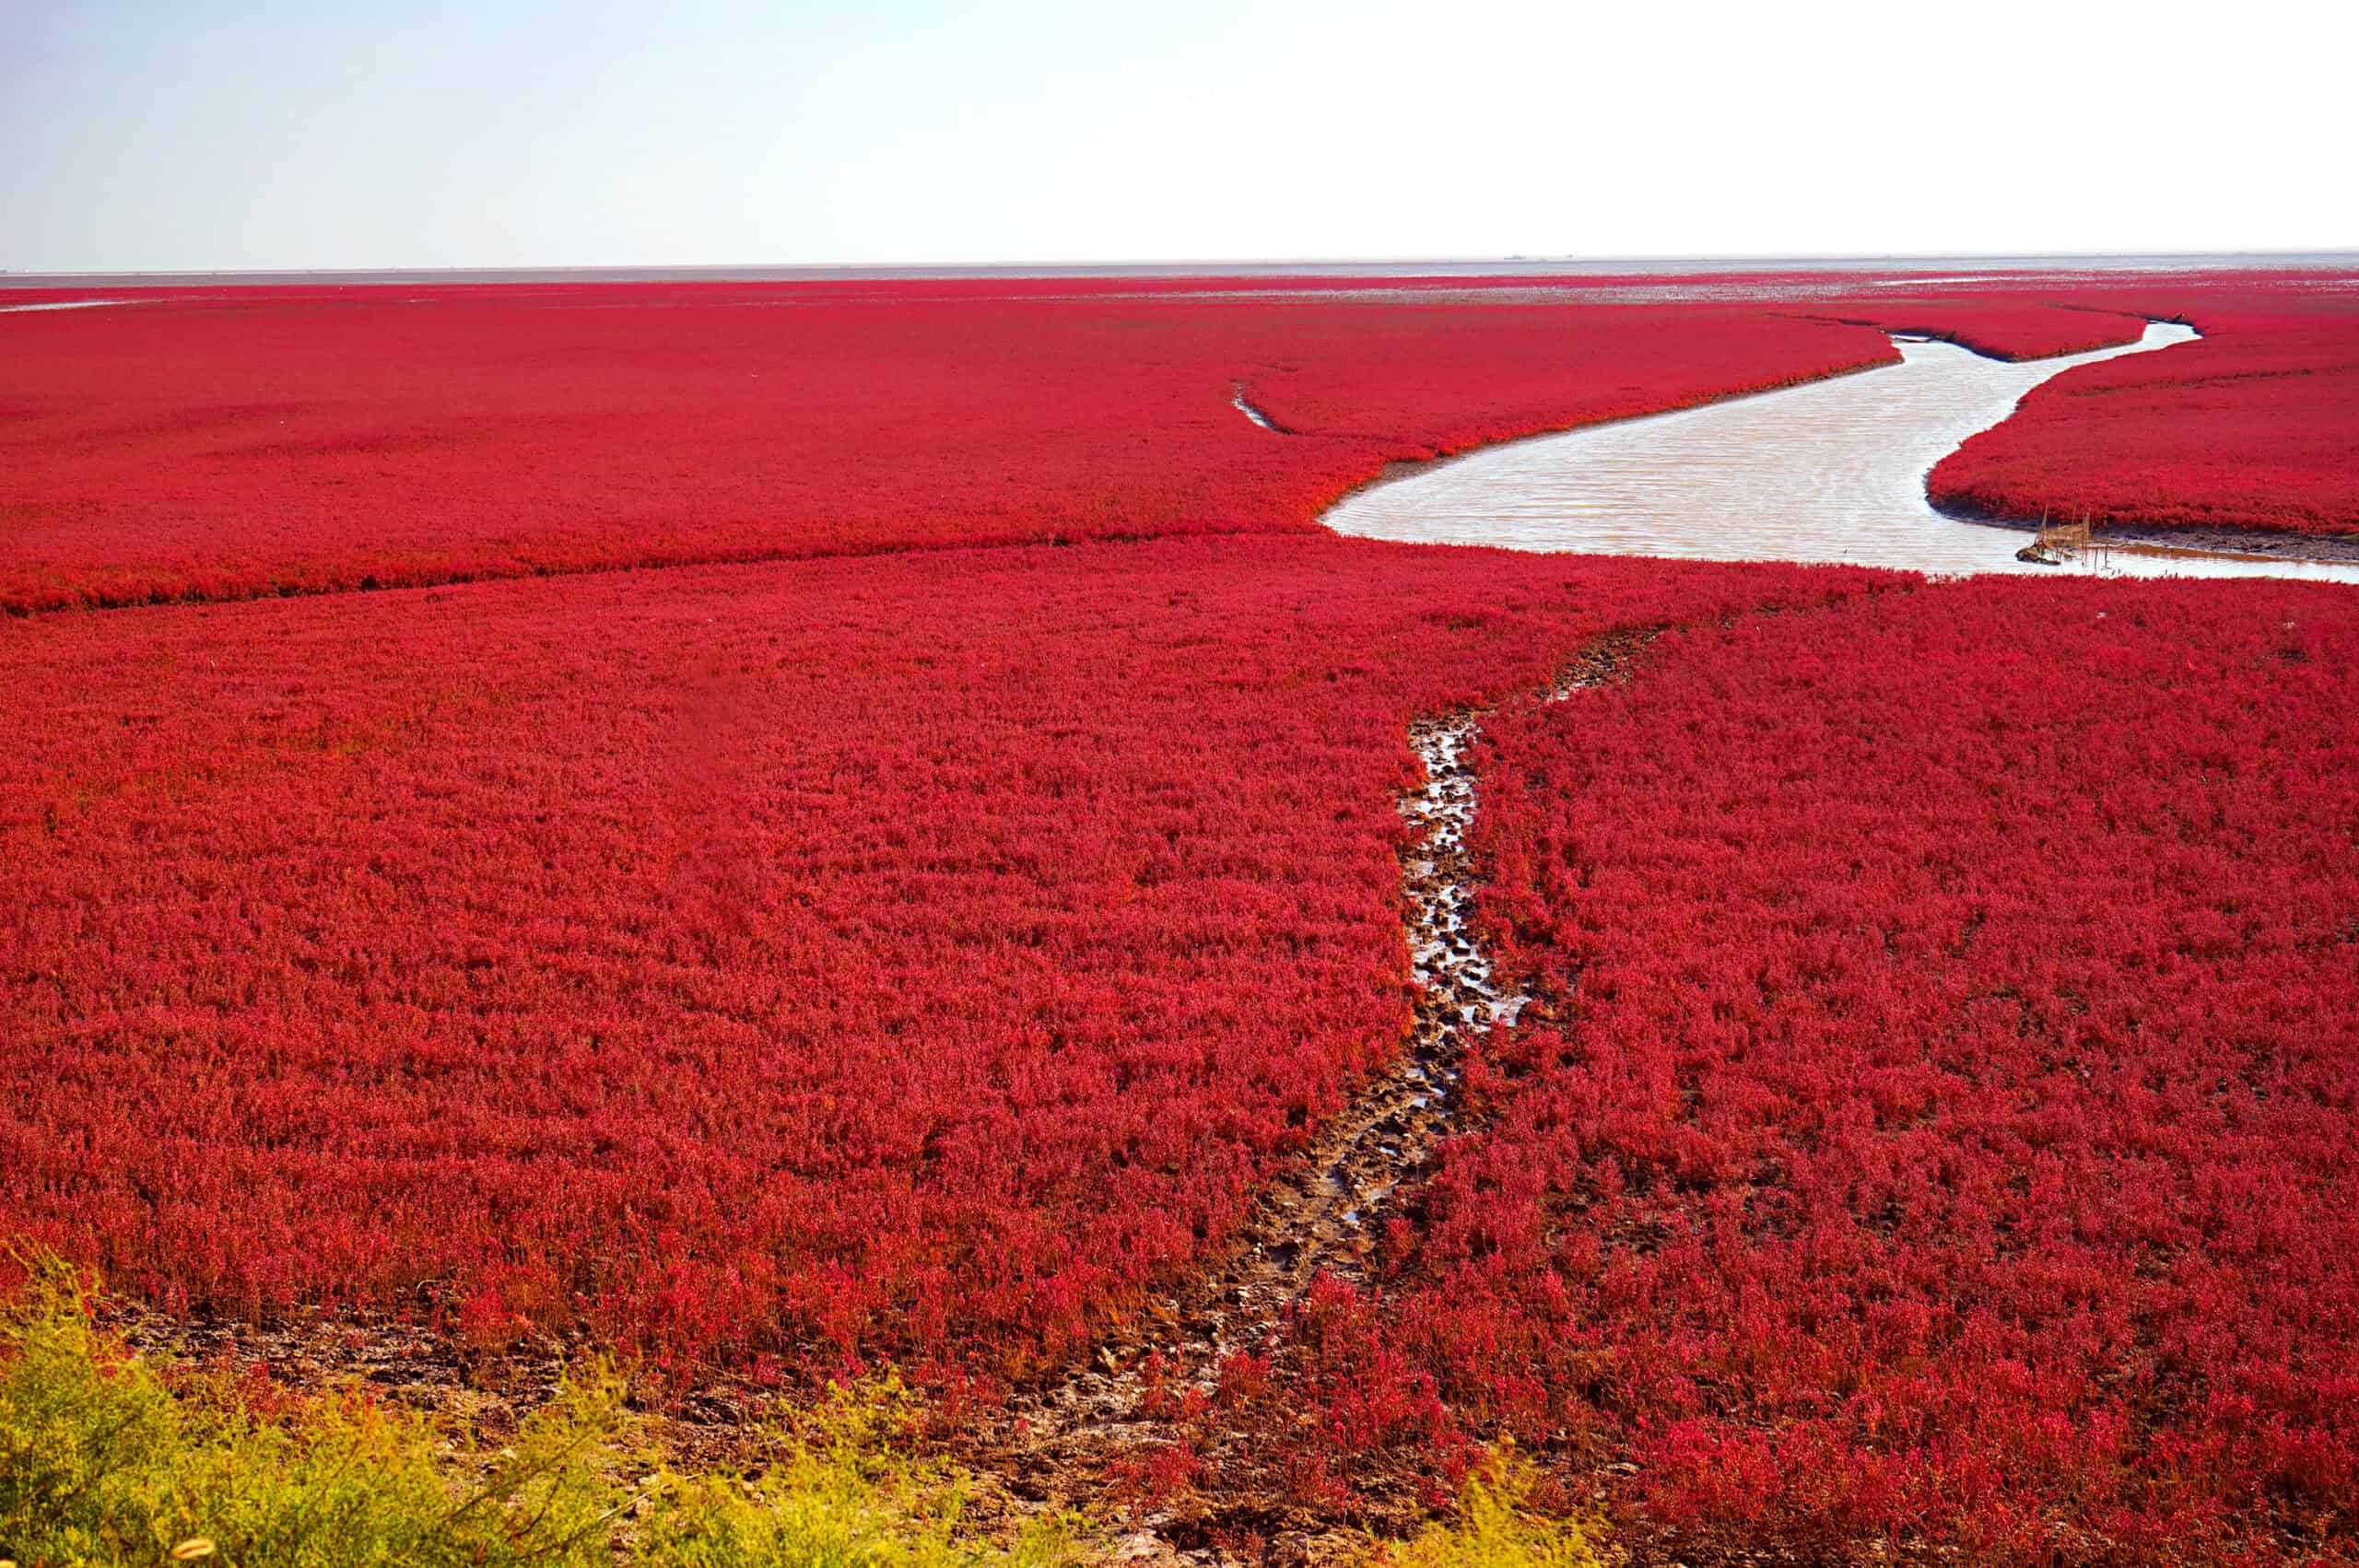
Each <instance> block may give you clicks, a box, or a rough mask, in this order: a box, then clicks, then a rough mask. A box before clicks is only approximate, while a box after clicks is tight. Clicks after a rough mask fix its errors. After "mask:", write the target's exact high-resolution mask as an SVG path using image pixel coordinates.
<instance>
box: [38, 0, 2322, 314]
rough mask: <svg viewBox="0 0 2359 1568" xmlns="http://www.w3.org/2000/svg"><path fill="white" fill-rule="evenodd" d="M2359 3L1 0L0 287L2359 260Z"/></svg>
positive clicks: (2273, 0)
mask: <svg viewBox="0 0 2359 1568" xmlns="http://www.w3.org/2000/svg"><path fill="white" fill-rule="evenodd" d="M2349 16H2350V7H2347V6H2340V5H2330V4H2324V3H2319V4H2312V5H2303V6H2296V5H2291V4H2279V3H2277V0H2257V3H2254V0H2248V3H2244V4H2239V5H2236V6H2224V7H2204V8H2202V9H2201V10H2198V9H2193V8H2184V9H2182V8H2177V7H2172V6H2165V5H2155V4H2141V5H2119V6H2102V7H2100V6H2087V5H2082V4H2075V3H2071V0H2063V3H2045V4H2030V5H2024V4H2013V3H2011V0H2000V3H1997V4H1980V3H1978V4H1950V5H1943V6H1928V5H1923V4H1910V3H1909V0H1889V3H1884V4H1875V5H1850V6H1840V7H1836V6H1810V5H1803V6H1776V5H1769V4H1763V3H1753V4H1745V5H1738V6H1714V5H1699V4H1673V3H1670V0H1619V3H1617V4H1614V5H1612V6H1583V5H1567V4H1558V5H1521V4H1508V3H1505V0H1452V3H1448V4H1405V3H1395V0H1349V3H1346V0H1304V3H1297V4H1290V5H1285V4H1270V5H1253V4H1247V3H1243V0H1184V3H1181V4H1174V5H1168V6H1140V5H1136V4H1127V5H1126V4H1121V3H1120V0H1115V3H1109V4H1095V5H1090V4H1065V3H1063V0H1015V3H1010V4H1002V5H996V6H980V5H965V4H958V3H956V0H928V3H919V4H909V5H900V6H893V5H876V6H852V5H792V4H790V5H768V6H765V5H757V4H754V3H752V0H686V3H684V4H678V5H663V4H660V3H656V0H630V3H622V0H588V3H584V4H577V5H557V4H550V3H546V0H467V3H464V4H442V3H436V0H428V3H425V4H415V5H406V6H405V5H400V4H382V5H375V6H366V7H361V6H352V7H350V8H349V9H348V10H346V9H343V8H340V7H339V6H336V5H335V4H334V0H215V3H204V0H0V267H6V268H8V269H11V270H14V271H19V272H22V271H35V270H117V269H121V270H132V269H182V268H186V269H215V268H220V269H237V268H267V267H334V266H355V267H382V266H429V267H430V266H505V265H568V264H603V265H632V264H638V265H652V264H662V263H958V262H987V261H1112V260H1212V259H1240V260H1242V259H1252V258H1273V259H1308V258H1387V257H1391V258H1408V257H1443V256H1476V257H1479V256H1504V255H1508V254H1512V253H1523V254H1531V255H1593V256H1598V255H1602V256H1630V255H1699V254H1731V253H1749V254H1763V253H1769V254H1830V253H1886V252H1916V253H1926V252H2021V251H2042V252H2046V251H2083V250H2110V251H2146V250H2244V249H2302V248H2309V249H2348V248H2353V247H2354V246H2359V197H2354V195H2353V184H2354V176H2353V172H2352V169H2351V167H2350V165H2351V157H2352V152H2353V147H2354V146H2355V145H2359V131H2354V130H2353V124H2352V122H2351V119H2350V108H2349V104H2350V93H2351V91H2352V87H2351V82H2350V80H2349V78H2348V72H2349V71H2350V69H2351V62H2352V60H2353V57H2354V56H2353V44H2354V42H2359V25H2354V24H2353V22H2352V21H2351V20H2349V19H2348V18H2349Z"/></svg>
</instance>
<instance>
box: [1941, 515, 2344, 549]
mask: <svg viewBox="0 0 2359 1568" xmlns="http://www.w3.org/2000/svg"><path fill="white" fill-rule="evenodd" d="M1931 506H1932V508H1933V509H1934V510H1935V511H1937V512H1939V513H1940V514H1941V515H1942V516H1943V517H1945V518H1948V519H1950V520H1951V521H1955V522H1963V523H1970V524H1974V525H1977V526H1979V527H1983V528H2004V529H2008V530H2011V531H2013V532H2017V533H2036V532H2038V531H2039V530H2040V528H2041V527H2042V526H2044V524H2043V523H2042V522H2041V521H2040V520H2038V519H2036V518H2021V517H2013V516H2009V515H2007V514H2005V513H2001V512H1994V511H1987V510H1985V509H1982V508H1980V507H1973V506H1966V505H1962V504H1960V503H1957V502H1954V501H1941V500H1934V501H1932V502H1931ZM2096 532H2097V534H2098V535H2099V538H2100V540H2101V543H2102V544H2103V545H2104V546H2105V547H2107V548H2110V549H2116V550H2129V551H2136V552H2140V553H2142V554H2151V555H2154V556H2158V557H2163V558H2173V557H2176V558H2182V559H2188V560H2195V561H2201V560H2204V559H2207V558H2212V557H2219V558H2222V559H2225V560H2232V561H2251V562H2268V563H2277V562H2297V563H2298V562H2318V563H2320V564H2334V563H2341V562H2351V563H2359V534H2351V533H2291V532H2284V531H2283V530H2280V529H2271V528H2212V527H2177V526H2169V525H2165V524H2161V523H2144V524H2142V523H2135V522H2107V523H2100V524H2098V525H2096Z"/></svg>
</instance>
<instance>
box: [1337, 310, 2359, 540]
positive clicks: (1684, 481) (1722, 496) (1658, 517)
mask: <svg viewBox="0 0 2359 1568" xmlns="http://www.w3.org/2000/svg"><path fill="white" fill-rule="evenodd" d="M2195 335H2196V334H2195V333H2194V332H2193V330H2191V329H2190V328H2188V327H2183V326H2178V325H2176V324H2173V323H2168V322H2155V323H2154V324H2152V325H2150V326H2148V328H2147V329H2146V333H2145V335H2144V336H2143V337H2142V339H2141V340H2140V341H2139V342H2137V343H2134V344H2128V345H2122V346H2120V347H2118V348H2107V349H2098V350H2096V351H2095V352H2094V353H2090V354H2075V355H2067V356H2063V357H2058V358H2054V359H2041V360H2034V361H2031V362H2028V363H2024V364H2008V363H2006V362H2004V361H2001V360H1997V359H1988V358H1984V357H1982V356H1980V355H1978V354H1974V353H1970V352H1969V351H1967V350H1966V349H1963V348H1959V347H1957V346H1955V345H1952V344H1947V343H1926V342H1919V341H1911V340H1904V339H1895V340H1894V341H1895V345H1897V346H1898V348H1899V349H1900V353H1901V360H1902V362H1901V363H1900V364H1898V365H1893V366H1886V367H1883V368H1880V369H1873V370H1865V371H1861V372H1860V373H1858V374H1856V375H1849V376H1840V377H1837V378H1836V379H1834V380H1825V381H1816V382H1813V383H1811V384H1810V385H1807V386H1801V387H1790V388H1787V389H1784V390H1782V391H1778V392H1761V393H1758V394H1756V395H1754V396H1750V397H1743V398H1734V399H1731V400H1730V401H1728V402H1725V403H1717V404H1709V405H1708V406H1706V407H1702V408H1691V409H1685V410H1683V411H1681V412H1678V413H1675V414H1659V415H1649V416H1648V417H1645V418H1641V419H1628V420H1623V421H1620V422H1618V423H1616V424H1612V425H1597V426H1590V427H1587V428H1584V429H1579V430H1569V431H1567V432H1565V433H1563V434H1561V435H1555V436H1541V437H1536V438H1533V439H1530V440H1524V441H1512V442H1508V443H1506V444H1504V445H1501V446H1496V447H1490V448H1486V449H1485V450H1484V451H1477V452H1473V453H1469V454H1468V455H1467V456H1465V457H1462V458H1458V459H1454V460H1452V461H1450V462H1443V463H1438V464H1436V465H1434V466H1432V467H1430V468H1427V469H1424V470H1422V471H1420V472H1418V473H1415V474H1409V475H1406V476H1404V477H1402V478H1400V479H1396V480H1392V481H1391V482H1389V483H1385V484H1380V485H1376V486H1370V487H1369V488H1367V489H1365V490H1362V491H1359V492H1358V493H1356V495H1353V496H1350V497H1345V498H1344V500H1343V501H1341V502H1339V503H1337V505H1336V506H1335V507H1334V509H1332V510H1331V511H1329V512H1328V514H1327V516H1326V519H1325V521H1326V523H1327V525H1328V526H1329V527H1330V528H1332V529H1334V530H1335V531H1336V532H1339V533H1352V534H1360V535H1364V536H1366V537H1368V538H1372V539H1394V540H1405V541H1414V542H1418V543H1431V544H1496V545H1503V546H1505V547H1507V548H1509V549H1516V550H1562V551H1573V552H1579V553H1582V554H1588V555H1613V556H1680V557H1686V558H1691V559H1701V560H1722V561H1802V562H1820V563H1831V562H1842V563H1848V564H1851V565H1855V566H1873V567H1893V568H1901V569H1904V570H1909V571H1920V572H1927V573H1931V574H1936V575H1940V576H1964V575H1968V574H1972V573H1979V572H2030V573H2039V572H2051V573H2053V572H2060V571H2079V572H2096V573H2102V574H2105V575H2113V576H2137V577H2255V576H2259V577H2301V578H2314V579H2325V580H2335V581H2343V582H2359V564H2353V563H2347V562H2343V563H2333V564H2319V563H2311V562H2303V561H2280V560H2244V559H2237V558H2235V557H2228V556H2186V555H2172V556H2142V555H2138V554H2134V553H2132V552H2129V551H2124V550H2112V551H2103V552H2098V553H2095V554H2094V555H2092V556H2087V557H2084V558H2083V559H2080V560H2077V561H2074V562H2072V563H2070V564H2069V565H2066V566H2063V567H2049V566H2037V565H2034V564H2032V563H2029V562H2024V561H2018V560H2017V559H2016V558H2015V552H2016V551H2017V550H2019V549H2021V548H2022V547H2023V546H2024V545H2025V544H2027V543H2029V535H2027V534H2025V533H2024V532H2019V531H2017V530H2014V529H2007V528H1996V527H1990V526H1987V525H1982V524H1977V523H1969V522H1960V521H1956V520H1954V519H1952V518H1947V517H1943V516H1942V515H1941V514H1940V513H1939V512H1936V511H1935V510H1933V509H1932V507H1931V504H1930V503H1929V502H1928V501H1927V500H1926V498H1925V475H1926V474H1927V472H1928V471H1930V470H1931V468H1932V466H1933V465H1934V464H1935V463H1937V462H1940V461H1941V460H1942V458H1943V457H1945V456H1947V455H1948V454H1949V453H1950V452H1952V451H1954V450H1956V448H1957V446H1958V443H1959V442H1961V441H1963V440H1965V439H1966V438H1967V437H1968V436H1971V435H1973V434H1974V433H1975V432H1977V431H1978V430H1984V429H1988V428H1989V427H1991V426H1993V425H1995V424H1997V423H1999V422H2000V421H2001V420H2002V419H2004V418H2005V417H2006V416H2007V415H2009V414H2011V413H2013V411H2014V407H2015V404H2016V403H2017V402H2018V401H2019V400H2020V399H2021V398H2022V397H2023V395H2024V393H2025V392H2029V391H2030V390H2031V389H2032V388H2033V387H2035V386H2037V385H2038V384H2039V383H2040V382H2042V381H2044V380H2048V378H2049V377H2050V376H2053V375H2056V374H2058V373H2060V372H2061V371H2064V370H2068V369H2072V368H2073V367H2075V366H2079V365H2088V364H2094V363H2095V362H2096V361H2098V360H2100V359H2110V358H2115V357H2118V356H2120V355H2124V354H2141V353H2155V352H2162V351H2166V350H2168V349H2169V348H2170V347H2172V346H2173V345H2177V344H2181V343H2186V342H2189V341H2191V340H2192V339H2193V338H2194V337H2195Z"/></svg>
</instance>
